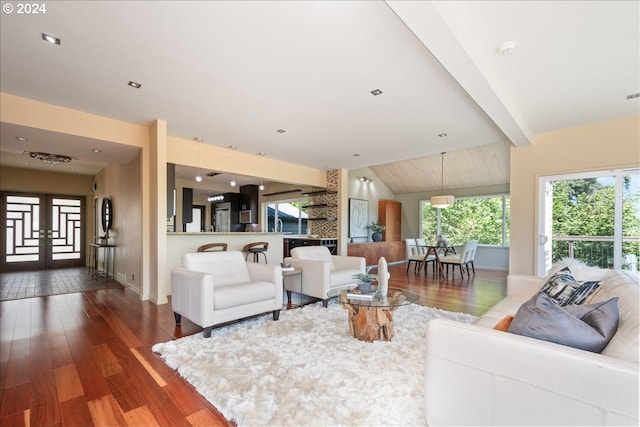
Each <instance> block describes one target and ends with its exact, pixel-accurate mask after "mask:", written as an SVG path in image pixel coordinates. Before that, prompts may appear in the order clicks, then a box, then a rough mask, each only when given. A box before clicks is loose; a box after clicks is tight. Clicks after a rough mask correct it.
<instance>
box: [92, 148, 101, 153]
mask: <svg viewBox="0 0 640 427" xmlns="http://www.w3.org/2000/svg"><path fill="white" fill-rule="evenodd" d="M91 151H93V152H94V153H102V150H100V149H99V148H93V149H91Z"/></svg>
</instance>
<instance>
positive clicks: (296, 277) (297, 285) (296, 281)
mask: <svg viewBox="0 0 640 427" xmlns="http://www.w3.org/2000/svg"><path fill="white" fill-rule="evenodd" d="M282 284H283V286H284V289H285V290H286V291H287V304H288V305H291V292H296V293H299V294H301V293H302V269H301V268H298V267H294V268H293V270H282Z"/></svg>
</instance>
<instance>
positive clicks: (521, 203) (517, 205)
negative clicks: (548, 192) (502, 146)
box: [509, 117, 640, 274]
mask: <svg viewBox="0 0 640 427" xmlns="http://www.w3.org/2000/svg"><path fill="white" fill-rule="evenodd" d="M639 165H640V117H632V118H628V119H622V120H614V121H609V122H603V123H595V124H591V125H588V126H582V127H577V128H571V129H563V130H559V131H555V132H547V133H542V134H538V135H536V136H535V137H534V139H533V144H532V145H531V146H529V147H518V148H516V147H513V148H512V149H511V251H510V254H509V271H510V272H511V273H521V274H533V273H534V271H535V265H536V249H537V245H536V242H537V238H536V236H537V235H538V234H539V233H538V230H537V223H538V221H537V219H538V215H537V213H538V203H537V192H538V178H539V177H541V176H546V175H557V174H567V173H572V172H587V171H596V170H597V171H599V170H608V169H619V168H628V167H638V166H639Z"/></svg>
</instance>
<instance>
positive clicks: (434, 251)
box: [416, 242, 456, 276]
mask: <svg viewBox="0 0 640 427" xmlns="http://www.w3.org/2000/svg"><path fill="white" fill-rule="evenodd" d="M416 246H417V247H418V248H426V249H427V250H426V252H425V253H424V262H423V264H424V271H425V273H426V272H427V259H428V258H429V255H433V256H434V257H435V263H436V266H437V267H438V273H439V274H440V276H444V268H443V266H442V263H441V262H440V256H447V255H448V254H455V253H456V248H455V247H453V246H451V245H444V246H443V245H440V244H438V243H436V242H433V243H426V244H424V245H416Z"/></svg>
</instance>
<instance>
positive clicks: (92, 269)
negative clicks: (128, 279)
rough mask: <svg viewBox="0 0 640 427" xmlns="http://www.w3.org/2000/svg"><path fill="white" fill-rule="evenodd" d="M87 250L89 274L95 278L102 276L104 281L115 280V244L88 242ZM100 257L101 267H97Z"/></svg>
mask: <svg viewBox="0 0 640 427" xmlns="http://www.w3.org/2000/svg"><path fill="white" fill-rule="evenodd" d="M89 251H90V253H89V274H90V275H91V276H92V277H95V278H96V279H101V278H104V280H105V282H106V281H109V280H115V267H116V245H110V244H108V243H107V244H104V243H90V244H89ZM101 255H102V256H101ZM101 259H102V260H103V264H102V269H100V268H99V261H100V260H101Z"/></svg>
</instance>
